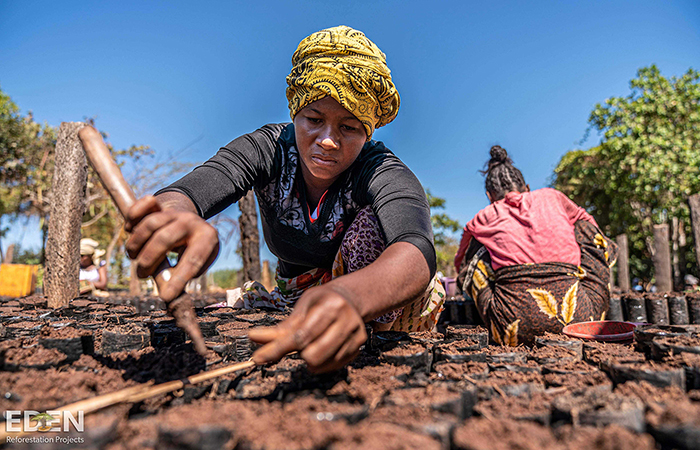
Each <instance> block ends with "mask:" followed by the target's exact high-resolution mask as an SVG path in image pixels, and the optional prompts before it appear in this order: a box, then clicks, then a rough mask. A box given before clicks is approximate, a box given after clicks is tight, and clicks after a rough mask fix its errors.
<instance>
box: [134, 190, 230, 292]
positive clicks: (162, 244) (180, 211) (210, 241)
mask: <svg viewBox="0 0 700 450" xmlns="http://www.w3.org/2000/svg"><path fill="white" fill-rule="evenodd" d="M125 220H126V222H125V224H124V229H125V230H126V231H127V232H130V233H131V236H130V237H129V239H128V241H127V242H126V250H127V253H128V254H129V257H130V258H131V259H132V260H134V263H135V264H136V273H137V275H138V276H139V278H146V277H148V276H149V275H153V274H154V272H155V271H156V269H157V268H158V266H160V264H161V263H162V262H163V260H164V259H165V258H166V256H167V254H168V253H169V252H173V251H174V252H177V253H179V255H180V256H179V258H178V262H177V265H176V266H175V267H174V269H173V270H172V271H171V277H170V279H169V280H168V283H167V284H166V286H165V288H163V289H161V290H160V296H161V298H162V299H163V300H164V301H165V302H169V301H171V300H174V299H175V298H176V297H177V296H178V295H180V293H181V292H182V291H183V290H184V289H185V285H186V284H187V282H188V281H190V280H191V279H192V278H195V277H198V276H200V275H201V274H202V273H204V271H205V270H206V269H207V268H208V267H209V266H210V265H211V264H212V263H213V262H214V260H215V259H216V257H217V255H218V254H219V236H218V233H217V231H216V229H215V228H214V227H213V226H211V225H210V224H208V223H207V222H206V221H205V220H204V219H202V218H201V217H199V215H197V213H196V209H195V208H194V205H193V204H192V202H191V201H190V200H189V198H187V197H186V196H185V195H182V194H176V193H169V192H168V193H166V194H163V195H159V196H158V197H153V196H150V195H149V196H146V197H143V198H141V199H139V200H138V201H137V202H136V203H134V205H133V206H132V207H131V208H129V211H127V214H126V219H125Z"/></svg>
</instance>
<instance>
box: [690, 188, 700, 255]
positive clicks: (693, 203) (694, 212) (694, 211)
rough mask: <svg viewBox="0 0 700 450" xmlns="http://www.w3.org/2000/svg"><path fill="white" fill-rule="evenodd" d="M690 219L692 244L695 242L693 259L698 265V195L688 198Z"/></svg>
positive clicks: (699, 195) (699, 197) (699, 245)
mask: <svg viewBox="0 0 700 450" xmlns="http://www.w3.org/2000/svg"><path fill="white" fill-rule="evenodd" d="M688 204H689V205H690V217H691V220H692V224H693V242H695V258H696V261H698V262H699V264H700V194H694V195H691V196H690V197H689V198H688Z"/></svg>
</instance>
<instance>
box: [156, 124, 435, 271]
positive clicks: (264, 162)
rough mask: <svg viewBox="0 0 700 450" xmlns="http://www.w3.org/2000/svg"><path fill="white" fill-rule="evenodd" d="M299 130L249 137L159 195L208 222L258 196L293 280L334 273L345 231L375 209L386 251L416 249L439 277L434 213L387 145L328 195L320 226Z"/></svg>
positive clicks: (274, 248) (371, 145)
mask: <svg viewBox="0 0 700 450" xmlns="http://www.w3.org/2000/svg"><path fill="white" fill-rule="evenodd" d="M304 186H305V185H304V182H303V179H302V174H301V170H300V169H299V153H298V151H297V149H296V140H295V135H294V125H293V124H291V123H287V124H270V125H265V126H264V127H262V128H260V129H259V130H256V131H254V132H253V133H250V134H246V135H243V136H241V137H239V138H237V139H235V140H233V141H232V142H230V143H229V144H228V145H226V146H225V147H222V148H221V149H220V150H219V152H218V153H217V154H216V155H215V156H213V157H212V158H211V159H209V160H208V161H207V162H205V163H204V164H202V165H201V166H199V167H197V168H195V169H194V170H193V171H192V172H190V173H189V174H187V175H185V176H184V177H183V178H181V179H180V180H178V181H176V182H175V183H173V184H171V185H170V186H168V187H166V188H165V189H162V190H160V191H159V192H158V193H162V192H167V191H176V192H180V193H183V194H185V195H187V196H188V197H189V198H190V199H191V200H192V202H194V204H195V206H196V207H197V211H198V212H199V214H200V215H201V216H202V217H204V218H205V219H208V218H209V217H212V216H213V215H215V214H217V213H219V212H221V211H223V210H224V209H226V208H227V207H228V206H229V205H231V204H232V203H235V202H237V201H238V200H239V199H240V198H241V197H243V196H244V195H245V194H246V193H247V192H248V191H249V190H250V189H254V190H255V193H256V196H257V199H258V204H259V206H260V215H261V218H262V226H263V233H264V236H265V241H266V242H267V245H268V248H269V249H270V251H271V252H272V253H273V254H274V255H275V256H277V257H278V258H279V273H280V275H281V276H283V277H294V276H297V275H300V274H302V273H304V272H306V271H308V270H310V269H313V268H317V267H318V268H327V269H331V268H332V265H333V261H334V258H335V255H336V253H337V252H338V249H339V247H340V242H341V240H342V238H343V236H344V234H345V230H346V229H347V227H348V226H349V224H350V223H352V221H353V219H354V218H355V215H356V214H357V212H358V211H359V210H360V209H361V208H363V207H365V206H367V205H371V206H372V210H373V211H374V213H375V214H376V216H377V217H378V219H379V222H380V224H381V227H382V230H383V231H384V239H385V242H386V245H387V246H389V245H391V244H393V243H395V242H410V243H411V244H413V245H415V246H416V247H417V248H418V249H419V250H420V251H421V253H423V256H424V257H425V260H426V262H427V263H428V267H429V268H430V273H431V276H432V275H434V274H435V264H436V263H435V248H434V246H433V231H432V227H431V223H430V207H429V205H428V201H427V199H426V196H425V192H424V191H423V187H422V186H421V184H420V182H419V181H418V179H417V178H416V176H415V175H414V174H413V172H411V171H410V170H409V169H408V167H406V165H404V164H403V162H401V160H400V159H399V158H398V157H396V155H394V154H393V153H392V152H391V151H390V150H389V149H387V148H386V147H385V146H384V144H383V143H381V142H378V141H369V142H367V143H366V144H365V145H364V147H363V148H362V152H361V153H360V155H359V156H358V158H357V159H356V160H355V162H354V163H353V164H352V166H350V167H349V168H348V170H347V171H346V172H345V173H344V174H342V175H341V176H340V177H339V178H338V179H337V180H336V181H335V183H334V184H333V185H332V186H331V187H330V188H329V189H328V192H326V194H325V196H324V198H323V203H322V205H321V208H320V210H319V213H318V218H317V219H316V220H313V221H312V220H311V219H310V217H309V206H308V203H307V201H306V189H305V187H304Z"/></svg>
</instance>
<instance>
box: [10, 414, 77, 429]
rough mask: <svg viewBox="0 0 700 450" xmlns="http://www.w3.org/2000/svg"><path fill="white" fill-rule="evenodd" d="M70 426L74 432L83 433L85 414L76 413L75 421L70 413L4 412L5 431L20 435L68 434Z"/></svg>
mask: <svg viewBox="0 0 700 450" xmlns="http://www.w3.org/2000/svg"><path fill="white" fill-rule="evenodd" d="M71 426H72V428H73V429H75V430H76V431H78V432H80V433H82V432H83V431H85V414H84V412H83V411H78V418H77V419H76V418H75V416H74V415H73V413H72V412H70V411H46V412H43V413H40V412H39V411H5V431H7V432H8V433H21V432H25V433H26V432H31V431H40V432H44V433H45V432H48V431H63V432H68V431H70V429H71Z"/></svg>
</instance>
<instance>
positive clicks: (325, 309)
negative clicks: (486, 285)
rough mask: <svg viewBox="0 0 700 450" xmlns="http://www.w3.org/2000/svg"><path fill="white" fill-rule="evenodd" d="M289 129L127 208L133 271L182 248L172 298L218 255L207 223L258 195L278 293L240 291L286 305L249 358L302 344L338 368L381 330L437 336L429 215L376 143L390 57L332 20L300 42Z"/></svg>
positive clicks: (438, 293) (315, 358) (147, 269)
mask: <svg viewBox="0 0 700 450" xmlns="http://www.w3.org/2000/svg"><path fill="white" fill-rule="evenodd" d="M292 65H293V67H292V71H291V73H290V74H289V76H288V77H287V84H288V87H287V99H288V100H289V109H290V116H291V118H292V120H293V122H292V123H285V124H271V125H265V126H263V127H262V128H260V129H258V130H257V131H254V132H253V133H250V134H246V135H244V136H241V137H239V138H238V139H235V140H234V141H232V142H230V143H229V144H228V145H226V146H225V147H223V148H221V149H220V150H219V152H218V153H217V154H216V155H215V156H214V157H212V158H211V159H210V160H209V161H207V162H205V163H204V164H203V165H202V166H200V167H198V168H196V169H195V170H194V171H192V172H191V173H190V174H188V175H186V176H185V177H183V178H182V179H181V180H179V181H177V182H175V183H173V184H172V185H170V186H169V187H167V188H165V189H163V190H161V191H159V192H158V193H157V194H156V196H155V197H144V198H143V199H141V200H139V201H138V202H137V203H136V204H135V205H134V206H133V207H132V208H131V209H130V210H129V213H128V221H127V230H129V231H131V232H132V236H131V238H130V240H129V242H128V244H127V249H128V250H129V255H130V256H131V257H132V258H134V259H136V262H137V267H138V273H139V276H147V275H149V274H151V273H153V272H154V270H155V269H156V268H157V267H158V264H159V263H160V262H161V261H162V260H163V258H164V257H165V255H166V253H167V252H168V251H170V250H173V249H181V248H183V247H185V249H184V251H183V252H182V253H181V256H180V258H179V261H178V264H177V266H176V268H175V269H174V273H173V276H172V278H171V279H170V281H169V283H168V285H167V286H166V288H165V289H163V291H162V292H161V296H162V297H163V299H164V300H166V301H168V300H171V299H173V298H175V297H176V296H177V294H179V293H180V292H181V290H182V288H183V287H184V286H185V283H186V282H187V281H188V280H189V279H190V278H193V277H195V276H197V275H198V274H200V273H202V272H203V270H204V269H205V268H206V267H208V266H209V265H210V264H211V263H212V262H213V261H214V259H215V258H216V256H217V253H218V248H219V242H218V236H217V233H216V230H215V229H214V228H213V227H212V226H211V225H209V224H207V223H206V222H205V219H208V218H209V217H211V216H213V215H214V214H217V213H219V212H220V211H222V210H224V209H225V208H227V207H228V206H230V205H231V204H232V203H235V202H237V201H238V200H239V199H240V198H241V197H243V196H244V195H245V194H246V193H247V192H248V191H249V190H251V189H252V190H254V191H255V194H256V196H257V199H258V204H259V207H260V215H261V219H262V225H263V232H264V236H265V241H266V243H267V246H268V248H269V249H270V251H271V252H272V253H273V254H275V256H277V257H278V258H279V261H278V265H277V274H276V278H277V287H276V288H275V289H274V290H273V291H272V292H267V291H265V290H264V288H263V287H262V285H261V284H259V283H252V282H249V283H246V284H245V285H244V286H243V288H242V289H241V296H240V298H239V299H238V302H237V303H238V305H239V306H242V307H248V308H253V307H275V308H283V307H285V306H293V307H294V311H293V313H292V314H291V315H290V317H289V318H288V319H287V320H285V321H284V322H282V323H281V324H280V325H278V326H276V327H273V328H269V329H260V330H252V331H251V332H250V338H251V339H252V340H254V341H257V342H259V343H262V344H266V345H264V346H263V347H262V348H260V349H259V350H258V351H257V352H256V353H255V354H254V355H253V358H254V360H255V361H256V362H258V363H265V362H271V361H275V360H277V359H279V358H281V357H282V356H283V355H285V354H286V353H288V352H291V351H294V350H298V351H300V353H301V356H302V357H303V358H304V359H305V360H306V361H307V362H308V364H309V367H310V369H312V370H315V371H328V370H334V369H337V368H340V367H342V366H343V365H345V364H346V363H347V362H349V361H350V360H351V359H352V358H354V356H355V355H356V354H357V353H358V351H359V348H360V346H361V345H362V344H363V343H364V342H365V340H366V338H367V335H366V331H365V322H371V323H372V325H373V327H374V328H375V329H393V330H402V331H423V330H429V329H433V328H434V326H435V324H436V322H437V318H438V315H439V312H440V310H441V309H442V302H443V296H444V289H443V288H442V286H441V285H440V283H439V282H437V280H436V279H435V276H434V275H435V249H434V247H433V234H432V228H431V225H430V208H429V206H428V202H427V199H426V196H425V193H424V191H423V188H422V187H421V184H420V183H419V182H418V180H417V178H416V177H415V175H414V174H413V173H412V172H411V171H410V170H409V169H408V168H407V167H406V166H405V165H404V164H403V163H402V162H401V160H399V158H397V157H396V156H395V155H394V154H393V153H392V152H391V151H389V150H388V149H387V148H386V147H385V146H384V144H382V143H381V142H377V141H373V140H371V137H372V133H373V132H374V130H375V128H377V127H380V126H383V125H386V124H387V123H389V122H391V121H392V120H393V119H394V117H396V114H397V113H398V109H399V103H400V99H399V94H398V92H397V91H396V88H395V87H394V84H393V83H392V80H391V75H390V71H389V68H388V67H387V65H386V59H385V55H384V54H383V53H382V52H381V51H380V50H379V48H377V46H376V45H375V44H374V43H373V42H371V41H370V40H369V39H368V38H367V37H365V35H364V34H362V33H361V32H359V31H357V30H353V29H351V28H348V27H345V26H340V27H335V28H330V29H327V30H322V31H319V32H317V33H314V34H312V35H311V36H309V37H307V38H306V39H304V40H303V41H302V42H301V43H300V44H299V47H298V48H297V50H296V52H295V53H294V55H293V57H292Z"/></svg>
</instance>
